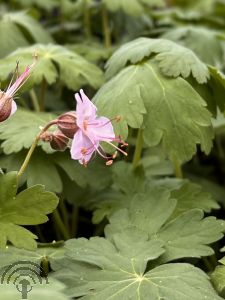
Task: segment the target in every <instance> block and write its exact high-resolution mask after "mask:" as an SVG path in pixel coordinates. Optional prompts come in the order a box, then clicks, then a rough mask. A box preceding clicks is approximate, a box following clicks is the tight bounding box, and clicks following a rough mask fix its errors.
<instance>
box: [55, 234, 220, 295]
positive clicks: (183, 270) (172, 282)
mask: <svg viewBox="0 0 225 300" xmlns="http://www.w3.org/2000/svg"><path fill="white" fill-rule="evenodd" d="M160 243H161V242H159V241H146V237H145V235H143V234H142V235H139V236H138V232H135V231H134V235H133V236H132V233H131V234H130V235H129V236H125V235H123V234H122V235H115V236H114V240H113V241H112V242H109V241H107V240H105V239H103V238H99V237H95V238H91V239H90V240H89V241H88V240H86V239H77V240H70V241H68V242H67V248H68V251H67V252H66V255H67V256H68V259H67V260H63V261H62V263H61V265H60V264H59V265H58V266H56V270H57V272H56V273H55V276H56V277H57V278H58V279H60V280H62V281H63V282H65V284H66V285H67V293H68V295H70V296H74V297H80V298H81V299H84V300H89V299H90V300H105V299H113V300H121V299H130V300H147V299H151V300H158V299H167V300H181V299H185V300H205V299H210V300H219V299H221V298H220V297H219V296H217V294H216V293H215V291H214V289H213V288H212V286H211V285H210V283H209V280H208V278H207V276H206V274H205V273H203V272H202V271H201V270H200V269H198V268H195V267H193V266H192V265H189V264H185V263H184V264H181V263H180V264H179V263H177V264H165V265H162V266H158V267H156V268H153V269H151V270H150V271H147V270H146V263H147V262H149V264H151V262H152V261H153V262H154V259H155V258H156V257H157V256H159V255H160V254H161V253H162V249H160ZM157 248H158V253H157Z"/></svg>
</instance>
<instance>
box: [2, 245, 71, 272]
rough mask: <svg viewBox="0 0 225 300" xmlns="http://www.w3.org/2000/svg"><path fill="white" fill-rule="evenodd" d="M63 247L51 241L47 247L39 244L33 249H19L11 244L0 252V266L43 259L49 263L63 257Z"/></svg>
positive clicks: (36, 261) (38, 262)
mask: <svg viewBox="0 0 225 300" xmlns="http://www.w3.org/2000/svg"><path fill="white" fill-rule="evenodd" d="M64 252H65V249H64V248H63V247H62V245H61V246H60V245H58V244H57V243H54V242H53V243H51V244H49V246H48V247H46V246H42V244H40V245H39V246H38V248H37V249H35V250H26V249H19V248H16V247H13V246H7V247H6V248H5V249H3V250H1V252H0V268H3V267H6V266H8V265H10V264H13V263H16V262H19V261H29V262H33V263H36V264H40V263H41V261H42V260H43V259H47V260H48V262H49V263H50V264H51V263H52V262H54V261H57V260H60V259H62V258H63V257H64Z"/></svg>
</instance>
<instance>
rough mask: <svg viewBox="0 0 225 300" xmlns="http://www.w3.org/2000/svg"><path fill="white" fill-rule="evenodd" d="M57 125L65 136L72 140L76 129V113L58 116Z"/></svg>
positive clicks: (71, 112)
mask: <svg viewBox="0 0 225 300" xmlns="http://www.w3.org/2000/svg"><path fill="white" fill-rule="evenodd" d="M57 125H58V128H59V129H60V130H61V131H62V133H63V134H65V136H67V137H68V138H70V139H72V138H73V137H74V134H75V133H76V132H77V129H78V127H77V116H76V112H75V111H70V112H67V113H65V114H63V115H61V116H59V117H58V122H57Z"/></svg>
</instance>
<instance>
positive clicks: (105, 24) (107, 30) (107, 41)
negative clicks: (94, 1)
mask: <svg viewBox="0 0 225 300" xmlns="http://www.w3.org/2000/svg"><path fill="white" fill-rule="evenodd" d="M102 29H103V33H104V42H105V47H106V48H110V47H111V34H110V27H109V16H108V11H107V9H106V7H105V5H104V4H103V5H102Z"/></svg>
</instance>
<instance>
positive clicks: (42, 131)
mask: <svg viewBox="0 0 225 300" xmlns="http://www.w3.org/2000/svg"><path fill="white" fill-rule="evenodd" d="M56 123H57V120H53V121H50V122H49V123H48V124H46V125H45V127H44V128H42V130H41V131H40V132H39V133H38V135H37V136H36V138H35V140H34V142H33V144H32V145H31V147H30V149H29V151H28V153H27V155H26V157H25V160H24V162H23V164H22V166H21V167H20V169H19V171H18V174H17V178H18V179H19V178H20V177H21V176H22V175H23V173H24V171H25V170H26V168H27V166H28V164H29V162H30V159H31V156H32V154H33V152H34V149H35V148H36V146H37V144H38V142H39V140H40V136H41V135H42V133H44V132H45V131H46V130H48V128H49V127H51V126H52V125H54V124H56Z"/></svg>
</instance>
